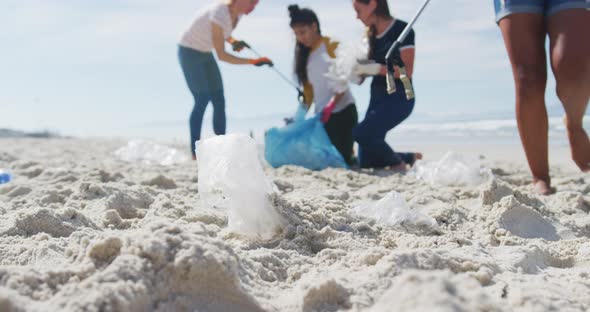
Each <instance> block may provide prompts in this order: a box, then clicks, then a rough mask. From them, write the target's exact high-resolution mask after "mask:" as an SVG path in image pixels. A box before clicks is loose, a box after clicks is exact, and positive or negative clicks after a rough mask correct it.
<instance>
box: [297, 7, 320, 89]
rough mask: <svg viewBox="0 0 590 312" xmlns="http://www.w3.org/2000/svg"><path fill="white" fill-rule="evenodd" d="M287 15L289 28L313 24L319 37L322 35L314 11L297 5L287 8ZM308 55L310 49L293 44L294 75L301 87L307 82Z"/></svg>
mask: <svg viewBox="0 0 590 312" xmlns="http://www.w3.org/2000/svg"><path fill="white" fill-rule="evenodd" d="M289 15H290V16H291V23H290V26H291V27H293V26H296V25H312V24H314V23H315V24H317V25H318V32H319V33H320V35H321V34H322V31H321V28H320V20H319V19H318V16H317V15H316V14H315V12H314V11H312V10H310V9H308V8H303V9H301V8H299V6H298V5H296V4H292V5H290V6H289ZM310 53H311V48H308V47H306V46H304V45H303V44H301V43H299V42H297V43H296V44H295V74H296V75H297V80H299V84H301V85H303V84H305V83H307V81H308V80H307V61H308V60H309V54H310Z"/></svg>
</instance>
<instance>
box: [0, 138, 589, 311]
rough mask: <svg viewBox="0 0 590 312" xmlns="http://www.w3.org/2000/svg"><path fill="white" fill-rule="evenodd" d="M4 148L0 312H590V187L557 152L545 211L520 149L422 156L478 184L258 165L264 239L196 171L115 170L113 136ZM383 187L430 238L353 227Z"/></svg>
mask: <svg viewBox="0 0 590 312" xmlns="http://www.w3.org/2000/svg"><path fill="white" fill-rule="evenodd" d="M0 143H1V146H2V149H1V151H0V168H9V169H10V170H11V171H12V173H13V175H14V180H13V181H12V182H11V183H8V184H4V185H1V186H0V214H1V215H2V218H1V219H0V220H1V221H0V311H7V312H8V311H10V312H13V311H588V310H590V296H588V294H590V176H589V175H588V174H582V173H579V172H578V171H576V170H575V166H574V165H573V163H572V162H571V161H570V160H569V155H568V149H567V147H566V146H557V147H552V149H551V161H552V165H553V167H552V170H553V171H552V175H553V183H554V186H555V188H556V191H557V192H556V193H555V194H554V195H551V196H546V197H540V196H535V195H533V193H532V192H531V191H532V189H531V186H530V176H529V172H528V169H527V167H526V165H525V161H524V156H523V153H522V150H521V147H520V146H518V145H511V146H508V145H506V146H503V145H497V146H483V145H482V146H473V145H465V146H449V145H443V144H440V145H430V146H422V147H421V149H422V150H423V152H424V153H425V156H426V159H425V160H426V161H434V160H437V159H439V158H440V157H441V156H442V155H443V154H444V153H445V152H446V151H449V150H453V151H455V152H456V153H459V154H462V155H470V156H474V157H478V158H479V159H480V160H481V161H482V164H483V165H484V166H485V167H487V168H489V169H490V170H491V172H492V173H493V177H492V178H491V179H490V180H489V181H486V182H485V183H483V184H481V185H477V186H433V185H432V184H429V183H427V182H425V181H423V180H421V179H418V178H417V177H416V176H415V175H412V174H406V175H400V174H391V173H387V172H370V171H347V170H343V169H328V170H324V171H321V172H313V171H309V170H306V169H302V168H298V167H282V168H279V169H273V168H270V167H268V166H265V167H264V172H265V174H266V176H267V177H268V178H269V179H270V180H271V181H272V182H274V184H275V185H276V187H277V189H278V192H277V193H276V194H274V195H273V198H272V202H273V205H274V208H275V209H276V211H277V212H278V213H279V214H280V215H281V216H282V218H284V220H285V222H286V225H285V228H284V229H283V231H282V232H281V233H280V234H279V235H277V236H275V237H274V238H272V239H270V240H259V239H252V238H248V237H244V236H241V235H238V234H236V233H232V232H231V231H229V230H228V228H227V223H228V216H227V212H226V211H223V210H220V209H212V208H209V207H203V205H202V202H201V200H200V193H199V191H198V188H197V182H198V179H197V177H198V168H197V163H196V162H191V161H187V162H183V163H180V164H175V165H171V166H161V165H146V164H141V163H132V162H131V163H130V162H125V161H122V160H121V159H119V158H117V157H116V156H115V155H114V151H115V150H117V149H118V148H120V147H122V146H124V145H125V144H127V142H126V141H123V140H106V139H105V140H101V139H92V140H84V139H1V140H0ZM174 147H176V148H178V149H179V150H181V151H184V149H185V148H186V147H185V146H184V145H180V146H174ZM402 147H403V148H408V149H410V148H414V147H413V146H402ZM392 191H395V192H398V193H400V194H401V195H403V197H404V198H405V199H406V201H407V203H408V204H409V206H410V208H411V209H412V211H416V212H420V213H422V214H424V215H426V216H429V217H431V218H433V219H434V220H435V221H436V224H437V229H436V231H431V232H429V233H427V232H420V231H413V230H411V229H410V228H409V229H407V230H404V229H400V228H399V227H392V226H389V225H387V224H382V223H379V222H376V221H374V220H371V219H367V218H364V217H361V216H359V215H357V214H355V213H354V211H353V210H354V209H353V208H354V207H356V206H358V205H359V203H363V202H370V201H377V200H379V199H381V198H383V197H384V196H385V195H386V194H388V193H390V192H392Z"/></svg>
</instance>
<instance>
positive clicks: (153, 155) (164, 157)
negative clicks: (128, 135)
mask: <svg viewBox="0 0 590 312" xmlns="http://www.w3.org/2000/svg"><path fill="white" fill-rule="evenodd" d="M114 154H115V156H116V157H118V158H119V159H121V160H123V161H127V162H138V163H142V164H146V165H154V164H155V165H161V166H171V165H175V164H179V163H183V162H186V161H188V160H189V158H188V156H187V155H185V154H184V153H181V152H180V151H178V150H177V149H174V148H170V147H168V146H164V145H159V144H156V143H152V142H148V141H142V140H135V141H129V142H128V143H127V146H124V147H121V148H120V149H118V150H116V151H115V153H114Z"/></svg>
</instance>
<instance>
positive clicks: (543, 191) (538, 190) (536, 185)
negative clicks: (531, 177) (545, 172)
mask: <svg viewBox="0 0 590 312" xmlns="http://www.w3.org/2000/svg"><path fill="white" fill-rule="evenodd" d="M533 191H534V193H535V194H537V195H543V196H547V195H551V194H553V190H552V189H551V183H550V182H547V181H544V180H536V181H533Z"/></svg>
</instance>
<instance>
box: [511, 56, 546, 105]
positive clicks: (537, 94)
mask: <svg viewBox="0 0 590 312" xmlns="http://www.w3.org/2000/svg"><path fill="white" fill-rule="evenodd" d="M514 79H515V82H516V94H517V96H518V97H520V98H523V99H538V98H544V97H545V87H546V84H547V69H546V66H545V64H520V65H516V66H515V68H514Z"/></svg>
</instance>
